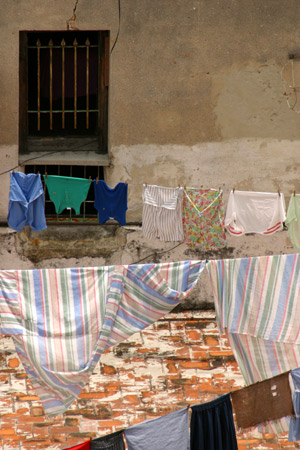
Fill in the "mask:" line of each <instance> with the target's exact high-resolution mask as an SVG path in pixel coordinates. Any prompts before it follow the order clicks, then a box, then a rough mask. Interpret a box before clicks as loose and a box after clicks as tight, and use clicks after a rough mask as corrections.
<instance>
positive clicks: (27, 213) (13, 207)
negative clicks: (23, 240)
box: [7, 171, 47, 231]
mask: <svg viewBox="0 0 300 450" xmlns="http://www.w3.org/2000/svg"><path fill="white" fill-rule="evenodd" d="M7 222H8V225H9V226H10V227H11V228H13V229H14V230H16V231H22V230H23V228H24V227H25V225H29V226H30V227H31V228H32V230H34V231H42V230H45V228H47V225H46V218H45V201H44V189H43V185H42V182H41V176H40V175H36V174H34V173H29V174H28V175H26V174H25V173H22V172H15V173H14V172H12V171H11V172H10V189H9V204H8V216H7Z"/></svg>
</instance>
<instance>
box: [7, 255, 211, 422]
mask: <svg viewBox="0 0 300 450" xmlns="http://www.w3.org/2000/svg"><path fill="white" fill-rule="evenodd" d="M203 267H204V264H203V262H201V261H183V262H177V263H163V264H136V265H131V266H107V267H99V268H76V269H75V268H74V269H43V270H8V271H0V318H1V332H2V333H4V334H9V335H11V336H12V337H13V340H14V343H15V347H16V351H17V353H18V355H19V358H20V360H21V362H22V363H23V366H24V368H25V370H26V372H27V375H28V377H29V379H30V380H31V382H32V385H33V387H34V389H35V390H36V393H37V395H39V397H40V399H41V402H42V404H43V406H44V409H45V412H46V413H47V415H48V416H54V415H57V414H60V413H63V412H64V411H65V410H66V409H67V408H68V407H69V406H70V405H71V403H72V402H73V401H74V399H75V398H76V397H77V396H78V395H79V393H80V392H81V390H82V389H83V387H84V385H85V384H86V382H87V380H88V378H89V376H90V374H91V373H92V372H93V370H94V368H95V366H96V364H97V362H98V361H99V358H100V356H101V354H102V353H103V351H104V350H106V349H107V348H109V347H110V346H112V345H115V344H117V343H118V342H121V341H123V340H124V339H127V338H128V337H129V336H130V335H132V334H133V333H135V332H136V331H139V330H142V329H144V328H145V327H147V326H148V325H150V324H151V323H153V322H155V321H156V320H158V319H159V318H160V317H161V316H163V315H164V314H166V313H167V312H169V311H170V310H171V309H173V308H174V307H175V306H176V305H177V303H178V302H180V301H182V300H184V299H185V298H186V297H187V295H188V294H189V292H190V291H191V289H192V287H193V286H194V285H195V284H196V282H197V280H198V278H199V276H200V273H201V272H202V269H203Z"/></svg>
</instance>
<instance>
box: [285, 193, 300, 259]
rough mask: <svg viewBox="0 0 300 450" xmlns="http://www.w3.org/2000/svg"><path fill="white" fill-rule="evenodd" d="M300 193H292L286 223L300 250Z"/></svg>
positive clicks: (292, 239) (294, 245)
mask: <svg viewBox="0 0 300 450" xmlns="http://www.w3.org/2000/svg"><path fill="white" fill-rule="evenodd" d="M299 201H300V195H299V194H295V193H294V194H292V195H291V198H290V202H289V206H288V211H287V217H286V221H285V225H286V226H287V227H288V236H289V238H290V240H291V243H292V244H293V247H294V248H295V249H296V250H297V251H300V204H299Z"/></svg>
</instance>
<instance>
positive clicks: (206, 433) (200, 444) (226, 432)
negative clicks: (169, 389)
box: [191, 394, 238, 450]
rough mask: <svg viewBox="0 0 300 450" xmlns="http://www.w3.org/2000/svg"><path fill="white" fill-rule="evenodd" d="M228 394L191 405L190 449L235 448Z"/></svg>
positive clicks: (230, 449)
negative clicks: (207, 401)
mask: <svg viewBox="0 0 300 450" xmlns="http://www.w3.org/2000/svg"><path fill="white" fill-rule="evenodd" d="M237 448H238V447H237V440H236V434H235V428H234V422H233V415H232V407H231V401H230V395H229V394H226V395H223V396H221V397H219V398H216V399H215V400H213V401H211V402H209V403H203V404H201V405H194V406H192V417H191V450H199V449H201V450H202V449H205V450H237Z"/></svg>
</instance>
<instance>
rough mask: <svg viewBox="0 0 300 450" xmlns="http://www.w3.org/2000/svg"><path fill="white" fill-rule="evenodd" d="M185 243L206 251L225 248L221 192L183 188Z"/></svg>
mask: <svg viewBox="0 0 300 450" xmlns="http://www.w3.org/2000/svg"><path fill="white" fill-rule="evenodd" d="M183 228H184V233H185V242H186V244H187V245H189V246H191V247H195V246H196V245H197V244H203V245H204V246H205V249H206V250H217V249H220V248H223V247H226V236H225V228H224V204H223V191H222V190H216V189H200V188H185V190H184V196H183Z"/></svg>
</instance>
